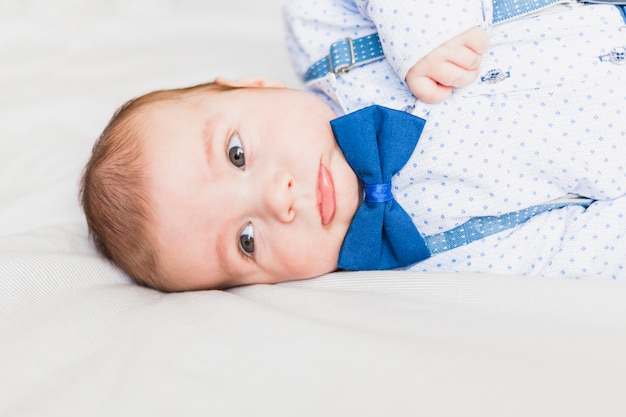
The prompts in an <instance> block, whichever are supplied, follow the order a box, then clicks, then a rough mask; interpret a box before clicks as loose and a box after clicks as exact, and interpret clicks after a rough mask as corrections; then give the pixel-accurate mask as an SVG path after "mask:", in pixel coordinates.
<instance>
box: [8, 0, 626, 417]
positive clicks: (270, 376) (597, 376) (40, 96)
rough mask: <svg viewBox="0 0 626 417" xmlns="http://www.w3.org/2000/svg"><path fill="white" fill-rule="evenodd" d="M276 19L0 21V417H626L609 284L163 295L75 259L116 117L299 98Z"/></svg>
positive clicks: (54, 3) (22, 9) (77, 14)
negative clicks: (209, 89) (190, 104)
mask: <svg viewBox="0 0 626 417" xmlns="http://www.w3.org/2000/svg"><path fill="white" fill-rule="evenodd" d="M281 3H282V0H271V1H253V0H230V1H216V0H204V1H202V0H178V1H177V0H152V1H149V0H20V1H2V0H0V118H1V122H0V415H1V416H64V417H68V416H81V417H84V416H173V415H180V416H196V415H197V416H223V417H230V416H232V417H239V416H272V417H275V416H290V417H291V416H359V417H364V416H418V415H424V416H528V415H540V416H624V415H626V395H625V394H624V393H625V392H626V358H625V356H626V273H625V276H624V280H622V281H620V280H618V281H615V282H609V281H598V282H596V281H592V280H584V279H583V280H579V281H574V280H566V279H534V278H522V277H501V276H489V275H433V274H430V275H429V274H418V273H401V272H383V273H336V274H330V275H327V276H325V277H322V278H319V279H315V280H310V281H303V282H292V283H286V284H282V285H275V286H263V285H258V286H249V287H242V288H237V289H233V290H229V291H205V292H197V293H186V294H162V293H159V292H156V291H153V290H149V289H145V288H140V287H137V286H135V285H133V284H132V283H131V282H130V281H129V280H128V278H127V277H126V276H125V275H124V274H123V273H121V272H120V271H119V270H118V269H117V268H115V267H114V266H112V265H111V264H109V263H108V262H107V261H105V260H103V259H102V258H101V257H100V256H98V255H97V254H96V252H95V250H94V249H93V247H92V245H91V244H90V243H89V241H88V239H87V231H86V226H85V222H84V219H83V216H82V213H81V211H80V208H79V205H78V198H77V184H78V180H79V177H80V172H81V169H82V167H83V165H84V163H85V161H86V159H87V157H88V155H89V151H90V148H91V145H92V143H93V141H94V140H95V138H96V137H97V136H98V134H99V133H100V131H101V129H102V128H103V127H104V125H105V124H106V122H107V120H108V119H109V117H110V116H111V115H112V113H113V111H114V110H115V108H116V107H117V106H119V105H120V104H122V102H124V101H125V100H126V99H128V98H130V97H132V96H135V95H138V94H142V93H145V92H148V91H150V90H152V89H156V88H166V87H178V86H184V85H189V84H195V83H200V82H204V81H207V80H211V79H213V78H215V77H216V76H218V75H221V76H228V77H244V76H252V75H261V76H265V77H269V78H277V79H282V80H285V81H286V82H287V84H288V85H290V86H293V87H300V84H299V83H298V81H297V80H296V78H295V76H294V75H293V73H292V71H291V68H290V65H289V61H288V58H287V55H286V51H285V49H284V46H283V42H282V21H281V12H280V9H281Z"/></svg>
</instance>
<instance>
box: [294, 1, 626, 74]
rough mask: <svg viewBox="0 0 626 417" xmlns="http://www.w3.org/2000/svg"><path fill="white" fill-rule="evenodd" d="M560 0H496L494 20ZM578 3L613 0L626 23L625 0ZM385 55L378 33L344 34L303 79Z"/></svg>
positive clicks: (363, 63) (506, 18) (364, 62)
mask: <svg viewBox="0 0 626 417" xmlns="http://www.w3.org/2000/svg"><path fill="white" fill-rule="evenodd" d="M561 2H562V0H495V1H494V12H493V22H494V23H498V22H502V21H504V20H508V19H512V18H513V17H517V16H521V15H524V14H528V13H531V12H534V11H536V10H539V9H542V8H544V7H547V6H549V5H551V4H556V3H561ZM580 2H581V3H598V4H600V3H602V4H607V3H608V4H614V5H616V6H617V7H618V9H619V10H620V12H621V13H622V17H623V18H624V22H625V23H626V6H619V4H626V0H589V1H584V2H583V1H580ZM384 57H385V54H384V52H383V47H382V45H381V43H380V39H379V37H378V34H377V33H372V34H371V35H367V36H364V37H362V38H357V39H352V38H345V39H342V40H340V41H337V42H335V43H333V44H332V45H331V46H330V52H329V54H328V55H327V56H325V57H324V58H322V59H320V60H319V61H317V62H316V63H314V64H313V65H312V66H311V67H310V68H309V69H308V70H307V72H306V73H305V74H304V77H303V79H304V81H305V82H309V81H312V80H314V79H316V78H320V77H324V76H326V75H327V74H329V73H334V74H341V73H344V72H348V71H349V70H350V68H353V67H358V66H361V65H365V64H368V63H370V62H375V61H378V60H381V59H383V58H384Z"/></svg>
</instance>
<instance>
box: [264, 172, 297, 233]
mask: <svg viewBox="0 0 626 417" xmlns="http://www.w3.org/2000/svg"><path fill="white" fill-rule="evenodd" d="M293 186H294V179H293V177H292V176H291V175H290V174H289V173H288V172H285V171H276V172H273V173H271V174H269V175H268V177H267V181H266V182H265V186H264V187H263V188H264V189H263V190H261V193H262V197H261V198H262V200H263V206H264V207H265V208H266V210H267V211H268V213H269V214H270V215H273V216H275V217H276V218H277V219H278V220H280V221H282V222H287V223H288V222H291V221H292V220H293V219H294V217H295V210H294V207H293V204H294V196H293Z"/></svg>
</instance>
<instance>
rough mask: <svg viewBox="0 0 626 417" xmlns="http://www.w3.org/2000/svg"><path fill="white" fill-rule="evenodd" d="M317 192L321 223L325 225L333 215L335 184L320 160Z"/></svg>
mask: <svg viewBox="0 0 626 417" xmlns="http://www.w3.org/2000/svg"><path fill="white" fill-rule="evenodd" d="M317 192H318V201H319V210H320V215H321V217H322V224H323V225H327V224H329V223H330V222H331V221H332V220H333V217H335V204H336V203H335V185H334V184H333V178H332V176H331V175H330V171H328V168H326V167H325V166H324V164H322V163H321V162H320V170H319V173H318V176H317Z"/></svg>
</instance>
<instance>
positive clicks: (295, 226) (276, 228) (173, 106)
mask: <svg viewBox="0 0 626 417" xmlns="http://www.w3.org/2000/svg"><path fill="white" fill-rule="evenodd" d="M334 117H335V115H334V113H333V112H332V111H331V110H330V108H329V107H328V106H326V104H324V103H323V102H322V101H320V100H319V99H317V98H315V97H313V96H312V95H310V94H309V93H306V92H302V91H294V90H286V89H274V88H246V89H239V90H233V91H226V92H219V93H207V94H203V95H200V96H197V97H194V98H189V99H185V100H181V101H167V102H158V103H155V104H153V105H152V106H151V107H150V108H149V110H148V111H147V114H146V115H145V117H144V118H143V119H142V120H143V126H142V128H143V130H142V133H141V134H142V137H143V140H144V143H143V144H144V146H145V156H146V158H147V174H148V178H149V179H150V194H151V196H152V200H153V201H152V203H153V209H154V213H155V216H156V221H155V224H154V225H153V226H154V227H155V230H156V235H157V239H158V249H159V254H158V258H159V261H160V264H161V267H162V269H163V270H164V271H165V273H166V275H167V276H168V283H169V285H168V286H169V287H170V288H171V289H173V290H195V289H208V288H224V287H230V286H236V285H243V284H251V283H277V282H282V281H288V280H294V279H305V278H312V277H315V276H319V275H322V274H324V273H328V272H331V271H333V270H335V269H336V268H337V258H338V254H339V250H340V247H341V244H342V242H343V238H344V236H345V234H346V232H347V230H348V227H349V225H350V222H351V220H352V217H353V215H354V213H355V212H356V210H357V206H358V203H359V186H358V181H357V178H356V176H355V174H354V173H353V171H352V170H351V168H350V166H349V165H348V163H347V162H346V160H345V158H344V156H343V154H342V152H341V150H340V149H339V147H338V146H337V144H336V142H335V140H334V137H333V134H332V131H331V129H330V126H329V121H330V120H331V119H333V118H334Z"/></svg>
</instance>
